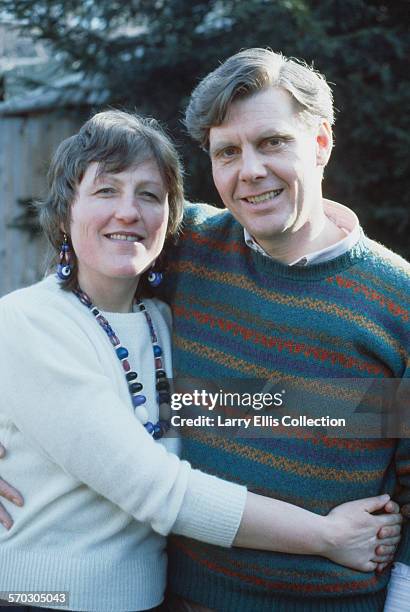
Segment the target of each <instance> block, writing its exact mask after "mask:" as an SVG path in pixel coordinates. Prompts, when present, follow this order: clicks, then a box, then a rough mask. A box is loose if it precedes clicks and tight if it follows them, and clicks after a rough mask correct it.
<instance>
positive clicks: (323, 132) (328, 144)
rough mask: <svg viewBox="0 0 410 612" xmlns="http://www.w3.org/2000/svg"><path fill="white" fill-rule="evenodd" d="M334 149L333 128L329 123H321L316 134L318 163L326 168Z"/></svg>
mask: <svg viewBox="0 0 410 612" xmlns="http://www.w3.org/2000/svg"><path fill="white" fill-rule="evenodd" d="M332 147H333V135H332V128H331V127H330V125H329V123H328V121H325V120H323V121H321V123H320V125H319V127H318V130H317V134H316V163H317V165H318V166H326V164H327V162H328V161H329V157H330V154H331V152H332Z"/></svg>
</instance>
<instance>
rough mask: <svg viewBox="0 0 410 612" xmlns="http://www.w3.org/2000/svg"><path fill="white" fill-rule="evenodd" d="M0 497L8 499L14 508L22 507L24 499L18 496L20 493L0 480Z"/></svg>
mask: <svg viewBox="0 0 410 612" xmlns="http://www.w3.org/2000/svg"><path fill="white" fill-rule="evenodd" d="M0 496H1V497H4V498H5V499H8V500H9V501H11V502H12V503H13V504H16V506H22V505H23V504H24V499H23V497H22V496H21V495H20V493H19V492H18V491H17V489H15V488H14V487H12V486H11V485H10V484H9V483H8V482H6V481H5V480H3V479H2V478H0Z"/></svg>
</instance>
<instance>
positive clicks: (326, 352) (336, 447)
mask: <svg viewBox="0 0 410 612" xmlns="http://www.w3.org/2000/svg"><path fill="white" fill-rule="evenodd" d="M332 124H333V104H332V94H331V91H330V88H329V86H328V85H327V83H326V81H325V79H324V78H323V77H322V76H321V75H319V74H318V73H317V72H315V71H314V70H313V69H311V68H309V67H307V66H305V65H304V64H300V63H298V62H295V61H293V60H289V59H287V58H285V57H283V56H281V55H279V54H276V53H273V52H272V51H268V50H264V49H250V50H246V51H242V52H241V53H238V54H236V55H234V56H232V57H230V58H229V59H228V60H227V61H226V62H225V63H224V64H222V65H221V66H219V67H218V68H217V69H216V70H215V71H214V72H212V73H211V74H209V75H208V76H207V77H206V78H205V79H203V81H202V82H201V83H200V84H199V85H198V86H197V88H196V89H195V90H194V92H193V94H192V97H191V101H190V103H189V106H188V109H187V113H186V126H187V128H188V131H189V132H190V134H191V136H193V138H195V139H196V140H197V141H198V142H199V143H200V145H201V146H202V147H204V148H205V149H207V150H208V151H209V156H210V159H211V164H212V174H213V178H214V182H215V185H216V188H217V190H218V192H219V195H220V196H221V199H222V201H223V203H224V205H225V207H226V208H227V211H223V212H221V211H218V210H216V209H212V208H211V207H207V206H192V207H188V210H187V214H186V218H185V228H184V233H183V240H180V243H179V245H178V246H177V248H176V250H175V251H173V252H172V257H170V263H169V271H168V275H167V278H168V295H167V297H168V299H170V301H171V303H172V306H173V314H174V325H175V335H174V346H175V355H174V366H175V370H176V375H177V376H180V377H198V378H203V379H208V380H212V379H217V380H218V379H222V378H225V379H231V380H232V379H235V378H242V379H249V378H260V379H263V378H265V379H269V378H274V379H276V380H281V379H283V380H286V381H292V382H293V383H294V382H295V381H296V383H297V385H299V386H300V388H301V389H302V390H303V386H304V385H305V383H306V380H311V379H320V378H322V379H323V378H332V379H340V378H362V377H372V378H376V379H379V378H380V379H386V378H396V379H404V378H406V377H408V376H409V374H410V369H409V357H408V348H409V345H410V330H409V324H408V320H409V318H408V314H409V313H408V299H409V295H408V286H409V278H410V266H409V264H408V263H406V262H405V261H404V260H403V259H401V258H400V257H399V256H397V255H395V254H394V253H392V252H390V251H388V250H387V249H385V248H384V247H382V246H380V245H378V244H377V243H375V242H373V241H371V240H369V239H368V238H366V237H365V236H364V234H363V232H362V230H361V228H360V226H359V222H358V220H357V217H356V215H355V214H354V213H353V212H352V211H351V210H349V209H348V208H346V207H345V206H342V205H341V204H337V203H335V202H331V201H329V200H325V199H323V197H322V177H323V169H324V167H325V166H326V164H327V162H328V160H329V157H330V154H331V149H332V144H333V143H332V128H331V126H332ZM375 205H377V203H375ZM329 402H331V398H329ZM183 454H184V457H185V458H187V459H188V460H190V461H191V462H192V463H193V464H194V465H195V466H196V467H200V468H201V469H203V470H205V471H208V472H214V473H215V474H217V475H218V476H222V477H225V478H228V479H230V480H234V481H235V480H236V481H237V482H241V483H246V484H248V486H249V488H250V489H251V490H254V491H255V492H259V493H264V494H266V495H270V496H272V497H279V498H282V499H284V500H286V501H290V502H292V503H295V504H298V505H300V506H303V507H305V508H309V509H311V510H314V511H317V512H322V513H326V512H327V511H328V510H329V509H330V508H331V507H332V506H334V505H336V504H337V503H340V502H341V501H346V500H348V499H353V498H359V497H363V496H365V495H372V494H376V493H379V492H381V491H384V490H387V491H388V492H391V493H392V492H393V490H394V488H395V485H396V484H397V483H398V482H399V484H400V486H401V487H402V489H401V490H402V495H401V501H402V502H408V501H409V490H410V441H409V440H405V439H403V440H401V441H399V442H398V441H397V440H394V439H390V440H386V439H349V440H346V439H331V438H329V437H325V436H320V435H319V434H318V435H316V436H315V437H313V438H301V437H297V438H295V437H287V438H286V439H279V438H274V439H266V437H265V438H263V439H238V438H236V437H233V436H231V437H228V436H224V437H222V438H221V437H218V436H217V435H214V434H213V433H212V432H211V433H210V432H209V430H204V429H201V428H197V429H193V428H190V429H189V431H188V432H187V435H186V436H185V439H184V451H183ZM396 560H397V561H398V562H400V563H397V564H396V570H395V572H396V573H395V578H394V580H393V581H392V583H393V586H392V588H391V589H390V596H389V600H388V602H387V603H386V604H385V610H386V611H387V610H389V612H392V611H393V610H400V611H401V612H403V611H404V610H406V609H407V610H410V604H409V603H408V601H409V595H410V593H409V590H410V589H409V588H408V585H409V584H410V582H409V581H410V568H409V567H408V566H407V565H406V564H409V563H410V537H409V531H408V529H406V528H405V529H404V533H403V539H402V544H401V547H400V549H399V552H398V553H397V555H396ZM169 572H170V576H169V579H170V589H171V590H172V591H173V592H174V593H176V594H177V595H178V596H180V597H182V598H185V600H188V601H191V602H198V603H199V604H201V606H205V608H206V609H207V608H211V609H214V610H217V611H218V612H222V611H227V612H230V611H234V610H235V611H244V612H248V611H249V612H254V611H258V612H268V611H273V610H274V611H275V612H276V611H280V612H282V611H286V612H289V611H290V610H292V612H299V611H302V610H303V611H304V612H305V611H307V610H312V611H313V610H323V611H326V612H333V611H336V610H337V611H340V610H346V611H352V612H353V611H356V610H363V611H376V610H382V609H383V606H384V601H385V596H386V591H385V589H386V585H387V583H388V572H384V573H382V574H376V575H374V574H373V575H369V574H360V573H357V572H352V571H350V570H348V569H345V568H341V567H337V566H335V565H332V563H330V562H328V561H326V560H325V559H322V558H319V557H306V558H302V557H297V556H294V555H284V554H280V555H278V554H270V553H269V554H268V553H264V552H253V551H246V550H239V549H238V550H236V549H233V550H223V549H221V548H218V547H214V546H208V545H204V544H200V543H198V542H193V541H188V540H186V539H183V538H174V539H173V540H172V542H171V545H170V559H169ZM406 581H407V595H406V594H403V591H402V588H403V587H402V584H403V583H406ZM401 598H402V599H401ZM178 601H179V603H178V604H176V606H177V607H175V609H178V610H182V609H186V610H188V609H192V610H196V609H198V610H199V609H201V610H203V609H204V608H203V607H200V608H196V607H195V605H193V604H188V603H182V600H181V599H180V600H178ZM400 602H405V603H400ZM191 605H192V608H190V606H191Z"/></svg>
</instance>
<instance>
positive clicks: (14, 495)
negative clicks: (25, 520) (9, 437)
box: [0, 444, 24, 529]
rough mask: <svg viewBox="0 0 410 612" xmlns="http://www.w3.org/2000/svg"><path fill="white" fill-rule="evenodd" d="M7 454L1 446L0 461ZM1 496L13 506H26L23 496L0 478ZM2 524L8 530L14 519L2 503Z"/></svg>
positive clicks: (0, 509)
mask: <svg viewBox="0 0 410 612" xmlns="http://www.w3.org/2000/svg"><path fill="white" fill-rule="evenodd" d="M5 454H6V449H5V448H4V446H3V445H2V444H0V459H1V458H2V457H4V455H5ZM0 496H1V497H4V498H5V499H8V500H9V501H10V502H12V503H13V504H16V506H22V505H23V504H24V499H23V498H22V496H21V494H20V493H19V492H18V491H17V490H16V489H15V488H14V487H12V486H11V485H9V484H8V483H7V482H6V481H5V480H3V479H2V478H0ZM0 523H2V525H3V526H4V527H5V528H6V529H10V528H11V527H12V526H13V519H12V518H11V516H10V514H9V513H8V512H7V510H6V508H5V507H4V506H3V504H2V503H0Z"/></svg>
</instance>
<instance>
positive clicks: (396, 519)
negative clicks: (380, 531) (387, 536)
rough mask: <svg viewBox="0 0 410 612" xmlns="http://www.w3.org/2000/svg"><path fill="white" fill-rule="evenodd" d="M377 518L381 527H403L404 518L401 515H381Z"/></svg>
mask: <svg viewBox="0 0 410 612" xmlns="http://www.w3.org/2000/svg"><path fill="white" fill-rule="evenodd" d="M375 518H377V520H378V521H379V522H380V527H385V526H389V525H401V524H402V522H403V517H402V515H401V514H381V515H380V516H377V517H375Z"/></svg>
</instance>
